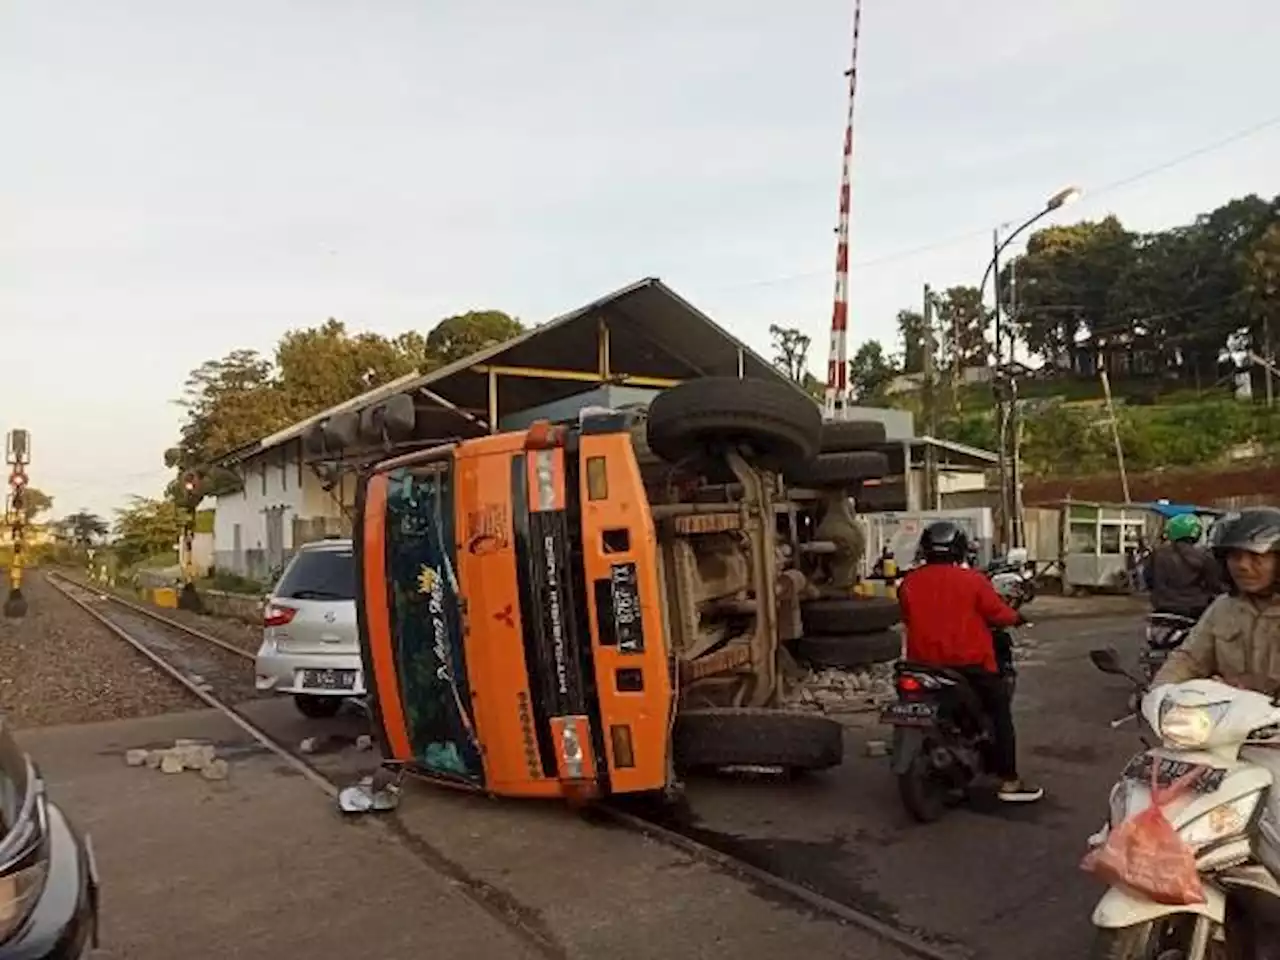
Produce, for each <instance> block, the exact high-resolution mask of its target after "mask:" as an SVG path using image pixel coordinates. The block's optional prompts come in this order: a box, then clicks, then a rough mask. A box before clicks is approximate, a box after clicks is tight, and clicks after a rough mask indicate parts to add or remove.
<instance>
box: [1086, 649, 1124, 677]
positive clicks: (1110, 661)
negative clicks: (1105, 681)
mask: <svg viewBox="0 0 1280 960" xmlns="http://www.w3.org/2000/svg"><path fill="white" fill-rule="evenodd" d="M1089 659H1090V660H1092V661H1093V665H1094V666H1095V667H1097V668H1098V669H1099V670H1101V671H1102V672H1103V673H1113V674H1117V675H1119V676H1122V677H1123V676H1125V671H1124V667H1122V666H1120V658H1119V657H1117V656H1116V652H1115V650H1113V649H1111V648H1110V647H1106V648H1103V649H1101V650H1090V651H1089Z"/></svg>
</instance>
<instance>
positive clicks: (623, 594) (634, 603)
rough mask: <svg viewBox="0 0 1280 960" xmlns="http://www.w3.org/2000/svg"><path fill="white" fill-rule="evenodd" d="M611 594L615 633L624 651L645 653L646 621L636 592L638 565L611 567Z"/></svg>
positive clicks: (621, 564)
mask: <svg viewBox="0 0 1280 960" xmlns="http://www.w3.org/2000/svg"><path fill="white" fill-rule="evenodd" d="M609 596H610V599H611V600H612V601H613V635H614V637H616V638H617V641H618V649H619V650H620V651H621V652H622V653H644V622H643V620H642V618H641V616H640V598H639V596H638V594H637V592H636V565H635V564H634V563H618V564H614V565H613V566H612V567H610V569H609Z"/></svg>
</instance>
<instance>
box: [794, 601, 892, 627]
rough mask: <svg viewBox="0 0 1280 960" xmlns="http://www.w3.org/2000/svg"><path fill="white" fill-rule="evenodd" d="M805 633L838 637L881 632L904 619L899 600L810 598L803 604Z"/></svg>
mask: <svg viewBox="0 0 1280 960" xmlns="http://www.w3.org/2000/svg"><path fill="white" fill-rule="evenodd" d="M800 616H801V618H802V619H803V620H804V630H805V633H807V634H809V635H815V634H820V635H825V636H839V635H841V634H849V633H879V632H880V631H881V630H888V629H889V628H890V627H892V626H893V625H894V624H895V623H900V622H901V621H902V611H901V609H900V608H899V607H898V601H897V600H890V599H889V598H888V597H866V598H862V599H853V598H850V599H848V600H810V601H809V602H808V603H806V604H803V605H802V606H801V607H800Z"/></svg>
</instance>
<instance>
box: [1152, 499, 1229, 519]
mask: <svg viewBox="0 0 1280 960" xmlns="http://www.w3.org/2000/svg"><path fill="white" fill-rule="evenodd" d="M1138 506H1141V507H1146V508H1147V509H1148V510H1151V511H1153V512H1154V513H1158V514H1160V516H1162V517H1164V518H1165V519H1168V518H1170V517H1180V516H1182V515H1183V514H1187V513H1194V514H1198V515H1200V516H1211V517H1217V516H1221V515H1222V511H1221V510H1218V509H1216V508H1214V507H1202V506H1199V505H1198V504H1194V503H1169V502H1168V501H1167V500H1154V501H1152V502H1151V503H1142V504H1138Z"/></svg>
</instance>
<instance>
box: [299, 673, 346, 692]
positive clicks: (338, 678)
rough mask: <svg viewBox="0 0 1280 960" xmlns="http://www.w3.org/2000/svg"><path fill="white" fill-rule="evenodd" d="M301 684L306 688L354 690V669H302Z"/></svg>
mask: <svg viewBox="0 0 1280 960" xmlns="http://www.w3.org/2000/svg"><path fill="white" fill-rule="evenodd" d="M302 686H303V687H305V688H306V689H308V690H354V689H355V687H356V671H354V670H303V671H302Z"/></svg>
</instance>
